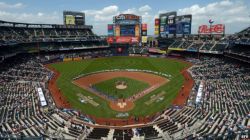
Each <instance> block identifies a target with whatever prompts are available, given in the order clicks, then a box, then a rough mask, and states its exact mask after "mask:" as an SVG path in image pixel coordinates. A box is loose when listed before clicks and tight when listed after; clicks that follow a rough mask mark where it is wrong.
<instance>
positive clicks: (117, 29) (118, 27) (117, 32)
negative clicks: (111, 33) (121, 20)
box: [115, 25, 120, 36]
mask: <svg viewBox="0 0 250 140" xmlns="http://www.w3.org/2000/svg"><path fill="white" fill-rule="evenodd" d="M115 36H120V25H116V26H115Z"/></svg>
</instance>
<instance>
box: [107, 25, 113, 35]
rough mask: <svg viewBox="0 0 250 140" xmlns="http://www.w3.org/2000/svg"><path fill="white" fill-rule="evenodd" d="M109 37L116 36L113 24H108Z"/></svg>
mask: <svg viewBox="0 0 250 140" xmlns="http://www.w3.org/2000/svg"><path fill="white" fill-rule="evenodd" d="M108 36H114V26H113V24H108Z"/></svg>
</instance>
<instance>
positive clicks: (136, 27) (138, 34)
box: [135, 24, 140, 36]
mask: <svg viewBox="0 0 250 140" xmlns="http://www.w3.org/2000/svg"><path fill="white" fill-rule="evenodd" d="M135 36H140V26H139V24H136V25H135Z"/></svg>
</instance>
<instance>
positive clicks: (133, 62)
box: [52, 57, 188, 118]
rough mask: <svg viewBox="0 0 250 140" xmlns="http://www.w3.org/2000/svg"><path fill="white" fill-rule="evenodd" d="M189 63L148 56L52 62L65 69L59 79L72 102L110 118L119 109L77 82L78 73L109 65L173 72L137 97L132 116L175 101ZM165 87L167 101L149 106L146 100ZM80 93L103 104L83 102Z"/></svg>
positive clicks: (76, 106) (84, 110) (108, 66)
mask: <svg viewBox="0 0 250 140" xmlns="http://www.w3.org/2000/svg"><path fill="white" fill-rule="evenodd" d="M187 66H188V65H187V64H185V63H182V62H178V61H176V60H172V59H161V58H144V57H110V58H99V59H89V60H83V61H72V62H63V63H56V64H52V67H54V68H55V69H57V70H58V71H59V72H60V73H61V75H60V77H59V78H58V80H57V86H58V87H59V88H60V90H61V91H62V92H63V94H64V96H65V97H66V98H67V99H68V101H69V102H70V103H71V105H72V106H73V107H74V108H75V109H79V110H81V111H82V112H83V113H86V114H90V115H95V116H97V117H106V118H109V117H115V116H116V115H117V113H119V112H116V111H113V110H111V109H110V108H109V105H108V102H107V101H105V100H103V99H102V98H100V97H98V96H96V95H94V94H92V93H90V92H88V91H86V90H84V89H82V88H80V87H78V86H76V85H74V84H73V83H72V79H73V78H74V77H76V76H78V75H80V74H84V73H89V72H93V71H100V70H107V69H140V70H151V71H158V72H163V73H166V74H170V75H171V76H172V77H171V79H169V80H170V81H169V82H168V83H166V84H164V85H163V86H161V87H160V88H158V89H156V90H154V91H153V92H152V93H150V94H148V95H146V96H144V97H142V98H140V99H139V100H137V101H136V102H135V107H134V109H133V110H131V111H130V112H128V113H129V114H130V115H132V116H147V115H150V114H152V113H156V112H159V111H161V110H162V109H164V108H166V107H167V106H169V105H170V104H171V102H172V101H173V99H174V98H175V97H176V96H177V94H178V91H179V89H180V88H181V86H182V84H183V81H184V78H183V76H182V75H181V73H180V71H181V70H182V69H184V68H185V67H187ZM162 91H165V94H164V100H163V101H160V102H155V103H151V104H150V105H147V106H146V107H145V102H147V101H149V100H150V97H151V96H152V95H157V94H160V93H161V92H162ZM78 93H81V94H83V95H85V96H89V97H91V98H92V99H93V100H94V101H95V102H97V103H99V104H100V105H99V106H98V107H93V106H92V105H91V104H82V103H80V102H79V96H77V94H78Z"/></svg>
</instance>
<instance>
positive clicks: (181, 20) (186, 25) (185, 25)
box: [175, 15, 192, 34]
mask: <svg viewBox="0 0 250 140" xmlns="http://www.w3.org/2000/svg"><path fill="white" fill-rule="evenodd" d="M191 21H192V15H183V16H177V17H176V18H175V23H176V34H191Z"/></svg>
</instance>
